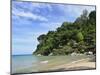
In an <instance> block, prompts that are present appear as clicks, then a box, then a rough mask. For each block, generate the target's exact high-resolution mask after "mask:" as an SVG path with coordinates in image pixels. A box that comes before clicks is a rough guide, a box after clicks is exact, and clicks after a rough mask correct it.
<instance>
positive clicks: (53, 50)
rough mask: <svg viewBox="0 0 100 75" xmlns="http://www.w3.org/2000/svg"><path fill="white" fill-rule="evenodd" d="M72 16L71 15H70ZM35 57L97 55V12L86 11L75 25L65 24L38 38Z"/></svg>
mask: <svg viewBox="0 0 100 75" xmlns="http://www.w3.org/2000/svg"><path fill="white" fill-rule="evenodd" d="M68 16H70V15H68ZM37 39H38V41H39V44H38V45H37V49H36V51H35V52H33V54H35V55H38V54H40V55H45V56H48V55H68V54H71V53H73V52H75V53H85V52H89V51H91V52H93V54H95V53H96V11H91V12H90V13H88V12H87V10H84V11H83V13H82V15H80V17H78V18H77V19H76V20H75V21H74V22H73V23H71V22H63V23H62V25H61V27H58V28H57V29H56V31H48V33H47V34H42V35H40V36H39V37H38V38H37Z"/></svg>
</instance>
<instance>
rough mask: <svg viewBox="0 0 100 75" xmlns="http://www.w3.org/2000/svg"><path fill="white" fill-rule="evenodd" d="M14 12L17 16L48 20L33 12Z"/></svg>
mask: <svg viewBox="0 0 100 75" xmlns="http://www.w3.org/2000/svg"><path fill="white" fill-rule="evenodd" d="M13 14H14V15H16V16H21V17H27V18H31V19H33V20H39V21H48V19H47V18H45V17H43V16H40V15H36V14H33V13H31V12H19V13H15V12H13Z"/></svg>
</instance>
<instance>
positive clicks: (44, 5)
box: [32, 3, 53, 11]
mask: <svg viewBox="0 0 100 75" xmlns="http://www.w3.org/2000/svg"><path fill="white" fill-rule="evenodd" d="M32 5H33V7H34V8H36V9H37V8H43V9H44V8H47V9H48V10H49V11H52V10H53V8H52V6H51V5H50V4H48V3H32Z"/></svg>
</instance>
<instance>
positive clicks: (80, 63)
mask: <svg viewBox="0 0 100 75" xmlns="http://www.w3.org/2000/svg"><path fill="white" fill-rule="evenodd" d="M90 60H91V59H90V58H86V59H81V60H77V61H73V62H71V63H69V64H62V65H59V66H55V67H53V68H51V70H57V69H58V70H60V69H62V70H66V71H67V70H84V69H95V68H96V62H90Z"/></svg>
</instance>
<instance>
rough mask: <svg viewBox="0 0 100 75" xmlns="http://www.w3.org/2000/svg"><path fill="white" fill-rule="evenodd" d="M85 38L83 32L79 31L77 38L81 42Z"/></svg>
mask: <svg viewBox="0 0 100 75" xmlns="http://www.w3.org/2000/svg"><path fill="white" fill-rule="evenodd" d="M83 39H84V37H83V34H82V33H81V32H78V33H77V35H76V40H77V41H78V42H80V41H83Z"/></svg>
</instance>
